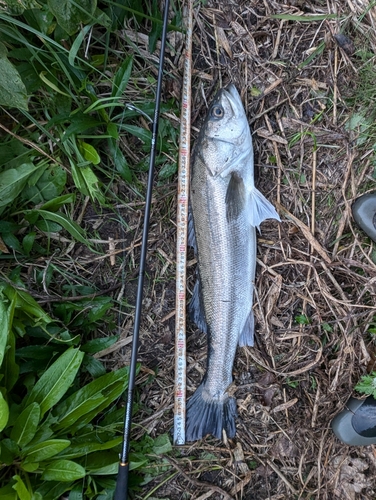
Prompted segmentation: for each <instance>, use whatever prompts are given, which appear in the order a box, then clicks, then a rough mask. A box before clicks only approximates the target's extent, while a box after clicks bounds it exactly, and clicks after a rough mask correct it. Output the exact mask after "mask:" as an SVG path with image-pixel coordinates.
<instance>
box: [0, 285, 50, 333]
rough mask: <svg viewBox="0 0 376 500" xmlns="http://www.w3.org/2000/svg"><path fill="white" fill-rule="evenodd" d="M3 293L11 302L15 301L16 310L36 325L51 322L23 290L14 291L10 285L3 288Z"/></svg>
mask: <svg viewBox="0 0 376 500" xmlns="http://www.w3.org/2000/svg"><path fill="white" fill-rule="evenodd" d="M4 293H5V294H6V296H7V297H8V298H9V299H10V300H11V301H13V300H14V301H15V308H16V310H21V311H22V312H23V313H25V314H27V315H28V316H30V317H31V318H33V319H34V320H35V321H36V323H44V324H48V323H51V322H52V319H51V318H50V316H48V314H47V313H46V312H45V311H44V310H43V309H42V308H41V307H40V305H39V304H38V303H37V301H36V300H35V299H33V297H32V296H31V295H30V294H29V293H27V292H25V291H23V290H16V289H15V288H13V287H11V286H10V285H8V286H7V287H6V288H4Z"/></svg>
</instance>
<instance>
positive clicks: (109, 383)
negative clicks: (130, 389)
mask: <svg viewBox="0 0 376 500" xmlns="http://www.w3.org/2000/svg"><path fill="white" fill-rule="evenodd" d="M128 375H129V368H128V367H124V368H121V369H120V370H117V371H114V372H110V373H106V375H103V376H102V377H99V378H97V379H96V380H93V381H92V382H90V383H89V384H87V385H86V386H84V387H82V388H81V389H79V390H78V391H77V392H75V393H74V394H72V395H71V396H69V397H68V398H67V399H66V400H65V401H62V402H61V403H59V404H58V405H57V406H56V408H54V410H53V414H54V415H55V416H59V422H58V423H57V424H56V425H55V426H54V429H56V430H58V429H64V428H69V427H71V426H72V425H73V424H74V423H76V422H77V421H78V420H79V419H80V418H82V417H83V416H85V415H88V414H89V416H91V414H92V411H93V410H95V411H96V412H98V408H99V407H100V408H101V409H103V408H105V407H106V406H108V405H109V404H111V403H112V402H113V401H114V399H115V398H116V397H118V396H119V395H120V394H121V393H122V392H123V391H124V390H125V389H126V387H127V385H128ZM113 390H115V394H117V396H114V399H112V397H113V394H112V391H113ZM90 420H91V418H90ZM90 420H89V422H90ZM85 421H86V419H85Z"/></svg>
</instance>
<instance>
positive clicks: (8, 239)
mask: <svg viewBox="0 0 376 500" xmlns="http://www.w3.org/2000/svg"><path fill="white" fill-rule="evenodd" d="M2 239H3V242H4V243H5V245H6V246H7V247H8V248H11V249H12V250H15V251H16V252H19V253H22V247H21V244H20V242H19V241H18V239H17V238H16V236H14V234H12V233H4V234H3V235H2Z"/></svg>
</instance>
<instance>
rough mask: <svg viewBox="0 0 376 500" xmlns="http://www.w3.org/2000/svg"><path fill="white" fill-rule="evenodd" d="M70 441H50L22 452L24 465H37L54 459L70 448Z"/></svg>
mask: <svg viewBox="0 0 376 500" xmlns="http://www.w3.org/2000/svg"><path fill="white" fill-rule="evenodd" d="M69 445H70V441H69V440H68V439H49V440H47V441H45V442H44V443H38V444H36V445H34V446H31V447H28V448H25V450H24V451H23V452H22V456H23V457H24V463H25V464H27V463H37V462H42V461H43V460H47V459H48V458H51V457H54V456H55V455H57V454H58V453H60V452H61V451H63V450H65V448H68V446H69Z"/></svg>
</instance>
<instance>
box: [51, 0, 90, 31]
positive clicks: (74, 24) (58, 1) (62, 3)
mask: <svg viewBox="0 0 376 500" xmlns="http://www.w3.org/2000/svg"><path fill="white" fill-rule="evenodd" d="M47 3H48V6H49V8H50V10H51V12H53V13H54V15H55V17H56V19H57V22H58V23H59V25H60V26H61V27H62V28H63V30H64V31H66V32H67V33H68V34H69V35H73V34H74V33H76V31H77V30H78V29H79V27H80V25H81V24H88V23H90V22H92V21H93V15H94V12H95V9H96V7H97V1H96V0H80V2H79V3H78V4H77V3H76V2H74V1H73V0H48V2H47Z"/></svg>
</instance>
